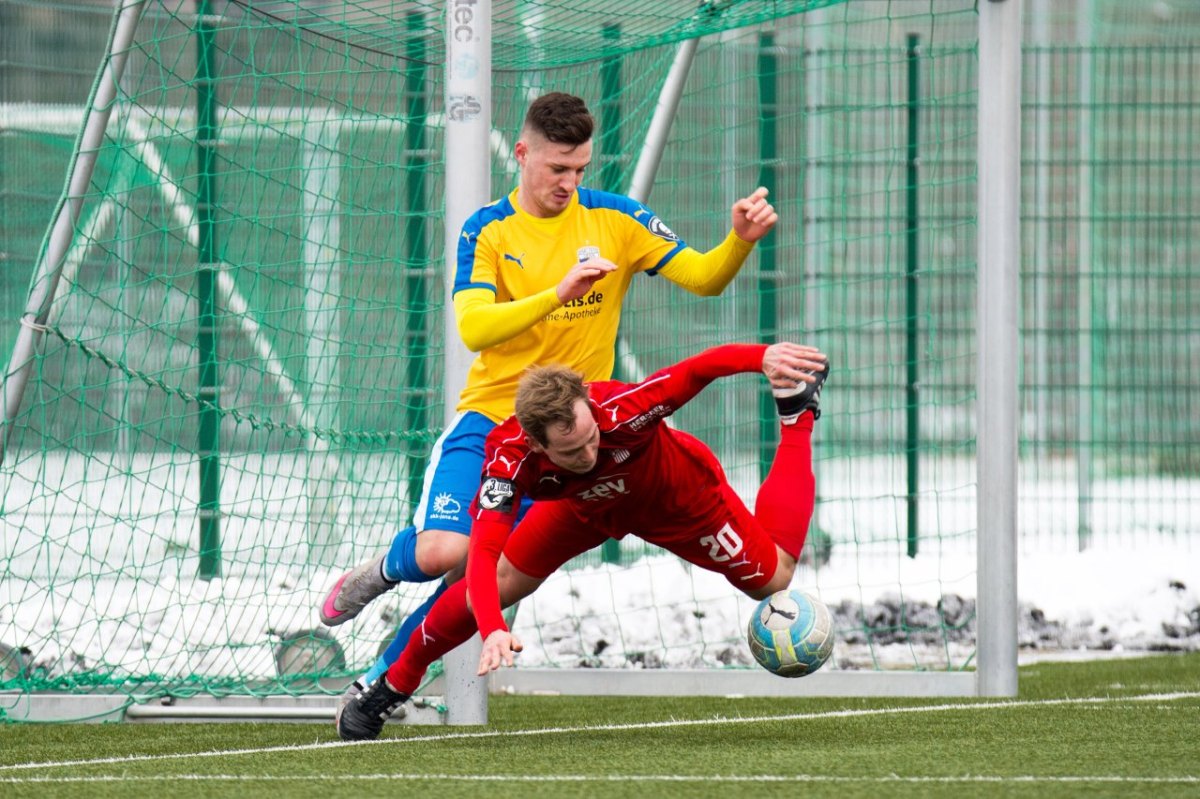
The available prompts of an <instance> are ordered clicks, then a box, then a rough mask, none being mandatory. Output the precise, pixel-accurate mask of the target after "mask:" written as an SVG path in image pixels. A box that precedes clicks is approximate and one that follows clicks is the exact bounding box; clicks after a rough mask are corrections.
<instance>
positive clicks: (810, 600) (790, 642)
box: [746, 588, 833, 677]
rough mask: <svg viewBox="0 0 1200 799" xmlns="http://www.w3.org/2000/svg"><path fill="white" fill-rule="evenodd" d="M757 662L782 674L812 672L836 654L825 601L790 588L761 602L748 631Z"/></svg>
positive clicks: (772, 671) (830, 618) (798, 674)
mask: <svg viewBox="0 0 1200 799" xmlns="http://www.w3.org/2000/svg"><path fill="white" fill-rule="evenodd" d="M746 640H747V641H749V643H750V652H751V654H753V655H754V659H755V660H756V661H758V665H760V666H762V667H763V668H764V669H766V670H767V671H769V672H771V673H772V674H778V675H779V676H780V677H803V676H804V675H806V674H812V673H813V672H814V671H816V670H817V669H819V668H821V666H823V665H824V664H825V661H827V660H829V656H830V654H832V653H833V617H832V616H830V614H829V608H827V607H825V603H824V602H822V601H821V600H819V599H817V598H816V597H814V596H811V595H809V594H806V593H804V592H803V591H798V590H796V589H794V588H788V589H785V590H783V591H776V592H775V593H774V594H771V595H770V596H769V597H767V598H766V599H764V600H763V601H761V602H759V603H758V607H756V608H755V609H754V613H753V615H751V616H750V624H749V626H748V628H747V630H746Z"/></svg>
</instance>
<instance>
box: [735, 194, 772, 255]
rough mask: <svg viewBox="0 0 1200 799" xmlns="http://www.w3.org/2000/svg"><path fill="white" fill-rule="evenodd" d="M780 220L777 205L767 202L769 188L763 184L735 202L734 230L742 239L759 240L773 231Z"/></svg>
mask: <svg viewBox="0 0 1200 799" xmlns="http://www.w3.org/2000/svg"><path fill="white" fill-rule="evenodd" d="M778 221H779V214H777V213H775V206H773V205H771V204H770V203H769V202H767V190H766V188H764V187H762V186H759V187H758V188H757V189H755V190H754V193H753V194H751V195H750V196H749V197H743V198H742V199H740V200H738V201H737V202H735V203H734V204H733V232H734V233H736V234H737V237H738V238H739V239H741V240H742V241H750V242H754V241H758V240H759V239H761V238H762V237H763V236H765V235H767V234H768V233H769V232H771V228H773V227H775V223H776V222H778Z"/></svg>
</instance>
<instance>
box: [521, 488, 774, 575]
mask: <svg viewBox="0 0 1200 799" xmlns="http://www.w3.org/2000/svg"><path fill="white" fill-rule="evenodd" d="M709 490H712V491H713V492H714V493H715V496H713V497H712V501H709V502H705V503H704V505H705V506H706V507H705V509H704V514H703V516H689V515H684V516H675V517H670V516H666V517H663V516H656V517H655V516H651V515H649V514H647V513H644V512H637V511H636V509H634V508H629V509H628V510H627V512H622V511H621V510H620V509H614V511H613V512H611V513H601V514H597V513H595V508H594V507H592V506H587V505H584V504H582V503H579V502H574V501H571V500H557V501H548V502H535V503H534V505H533V507H532V508H531V509H530V510H529V512H528V513H527V514H526V515H525V518H524V519H523V520H522V521H521V523H520V524H519V525H517V527H516V529H515V530H513V532H512V535H511V536H509V539H508V542H507V543H506V544H505V545H504V554H505V556H506V557H507V558H508V560H509V562H510V563H512V565H513V566H516V567H517V569H519V570H520V571H522V572H524V573H525V574H527V575H529V576H530V577H537V578H541V579H544V578H546V577H549V576H550V575H551V574H552V573H554V571H555V570H557V569H558V568H559V567H560V566H562V565H563V564H564V563H566V562H567V561H569V560H570V559H571V558H573V557H575V556H576V555H581V554H583V553H584V552H587V551H588V550H590V549H594V548H595V547H598V546H600V545H601V544H603V543H604V542H605V541H606V540H608V539H610V538H615V539H621V538H624V537H625V536H626V535H635V536H637V537H638V538H641V539H642V540H644V541H647V542H649V543H651V544H654V545H655V546H659V547H662V548H663V549H665V550H667V551H668V552H671V553H674V554H675V555H678V556H679V557H681V558H683V559H684V560H686V561H688V562H689V563H694V564H695V565H697V566H699V567H701V568H702V569H707V570H708V571H712V572H717V573H718V574H723V575H725V579H726V580H728V581H729V583H730V584H731V585H733V586H734V587H736V588H738V589H741V590H742V591H754V590H756V589H758V588H761V587H762V586H763V585H765V584H766V583H767V582H769V581H770V580H771V578H772V577H774V576H775V568H776V566H777V565H778V561H779V552H778V550H777V549H776V547H775V542H774V541H772V540H771V538H770V536H768V535H767V533H766V531H764V530H763V528H762V526H761V525H759V523H758V520H757V519H755V518H754V514H752V513H751V512H750V511H749V510H748V509H747V508H746V505H745V503H743V502H742V500H741V498H740V497H739V496H738V495H737V494H736V493H735V492H734V490H733V489H732V488H730V487H729V486H728V485H727V484H723V485H721V486H719V487H716V488H714V489H709ZM639 517H640V518H639Z"/></svg>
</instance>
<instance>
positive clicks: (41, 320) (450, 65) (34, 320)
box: [0, 0, 1022, 724]
mask: <svg viewBox="0 0 1200 799" xmlns="http://www.w3.org/2000/svg"><path fill="white" fill-rule="evenodd" d="M118 1H119V3H120V7H119V10H118V12H117V17H116V19H115V21H114V27H113V31H112V34H111V36H110V41H109V48H108V51H107V54H106V56H105V61H104V63H103V65H102V67H101V70H100V75H99V77H98V78H97V82H96V86H95V88H94V90H93V97H92V100H91V102H90V104H89V108H88V110H87V111H86V112H85V120H84V125H83V130H82V131H81V133H80V139H79V146H78V147H77V148H76V156H75V160H74V162H73V163H72V166H71V169H70V173H69V177H68V182H67V187H66V189H65V194H64V197H63V200H62V201H61V202H60V203H59V205H58V207H57V209H56V215H55V218H54V219H53V220H52V222H51V225H50V228H49V233H48V238H47V244H46V246H45V247H44V248H43V255H42V257H41V258H40V259H39V262H38V271H37V275H38V277H37V279H36V280H35V281H34V287H33V290H32V291H31V294H30V298H29V301H28V303H27V305H26V311H25V313H24V315H23V316H22V321H21V330H20V333H19V336H18V339H17V343H16V345H15V347H14V350H13V355H12V358H11V360H10V363H9V367H8V370H7V373H6V377H5V380H4V384H3V391H4V413H5V416H4V420H3V427H4V429H3V431H2V434H3V435H2V437H0V460H2V458H3V453H4V444H5V442H6V441H7V437H8V435H9V433H10V431H11V427H12V422H13V420H14V419H15V418H16V416H17V414H18V413H19V410H20V405H21V399H22V395H23V393H24V388H25V385H26V382H27V379H28V371H29V367H30V364H31V362H32V355H33V353H34V352H35V351H36V348H37V346H38V342H39V340H40V338H41V337H42V336H43V335H44V333H45V322H46V314H47V313H48V310H49V308H50V306H51V303H52V301H53V298H54V292H55V288H56V286H57V284H58V280H59V278H60V276H61V270H62V267H63V264H64V263H65V262H66V261H67V257H68V254H69V252H70V249H71V247H72V241H73V232H74V227H75V225H76V223H77V222H78V220H79V216H80V205H81V199H80V198H82V197H83V196H84V195H85V193H86V189H87V186H88V183H89V181H90V179H91V174H92V168H93V167H94V165H95V152H96V151H97V149H98V145H99V143H100V142H101V140H102V139H103V136H104V134H105V130H106V128H107V125H108V122H109V116H110V114H111V112H112V108H113V106H114V102H113V100H114V98H115V95H116V91H117V87H118V86H119V84H120V79H121V71H122V69H123V67H124V60H125V59H124V55H125V54H126V53H127V51H128V49H129V46H130V44H131V42H132V41H133V37H134V34H135V32H136V30H137V27H138V22H139V20H140V17H141V15H142V12H143V10H144V9H145V6H146V3H147V2H148V0H118ZM471 8H472V18H471V26H472V27H471V35H470V36H448V37H447V42H446V80H445V82H444V85H445V92H446V96H445V98H444V99H445V108H446V109H447V113H446V115H445V118H444V125H445V142H446V145H445V146H446V153H445V155H446V158H445V161H446V184H447V186H448V187H449V188H448V191H447V196H446V215H445V230H446V242H445V243H446V247H445V253H446V257H447V258H451V257H452V255H453V253H454V252H455V251H456V247H455V241H456V239H457V231H458V230H459V228H460V227H461V224H462V222H463V221H464V220H465V219H466V217H467V216H468V215H469V214H470V213H471V212H472V211H473V210H474V209H475V208H477V207H479V206H481V205H483V204H486V203H487V202H489V201H490V200H491V186H490V179H489V175H490V173H491V168H490V160H491V158H492V153H493V150H494V149H495V146H496V141H495V136H496V134H495V133H494V131H493V130H492V126H491V41H490V35H491V9H492V4H491V0H475V2H474V3H473V4H472V6H471ZM458 10H461V0H460V2H456V1H455V0H447V2H446V14H447V20H448V21H452V22H453V24H450V25H448V26H447V28H448V30H454V29H455V26H459V27H460V28H461V26H462V24H463V23H462V17H461V15H459V16H456V12H457V11H458ZM1021 17H1022V0H987V1H986V2H982V3H980V4H979V6H978V25H979V36H978V40H979V69H978V74H979V75H980V81H979V86H978V112H977V114H978V137H977V139H978V140H977V158H978V185H977V214H978V220H977V222H978V224H977V227H978V235H977V247H978V252H977V260H978V281H977V290H976V303H977V333H978V342H979V344H978V351H977V378H976V379H977V384H976V390H977V397H978V400H977V406H976V429H977V431H978V442H977V443H978V446H977V454H976V468H977V482H978V491H977V497H978V499H977V503H976V519H977V545H976V548H977V572H976V579H977V610H978V616H977V618H978V624H977V642H976V647H977V650H976V658H975V670H974V671H913V672H886V671H884V672H865V671H864V672H838V671H829V672H819V673H817V674H814V675H811V676H809V677H806V678H805V679H802V680H780V679H779V678H777V677H774V676H772V675H769V674H767V673H765V672H760V671H757V670H734V669H729V670H720V669H714V670H711V671H710V670H677V669H675V670H672V669H664V670H624V669H542V668H529V669H522V668H515V669H507V670H502V671H500V672H497V673H494V674H493V675H491V676H490V677H488V678H480V677H478V676H477V675H476V674H475V665H476V663H477V657H478V652H479V648H480V644H479V641H478V637H476V638H475V639H473V641H472V642H469V643H468V644H465V645H464V646H463V647H460V648H459V649H458V650H456V651H455V652H453V653H451V654H450V655H448V656H447V658H446V660H445V666H446V671H445V676H444V678H443V684H442V685H441V686H440V687H442V688H443V689H444V694H445V696H444V699H445V713H440V712H436V711H432V710H429V706H428V705H425V706H423V707H422V708H421V709H420V710H422V712H414V713H410V714H409V716H408V718H407V719H406V723H431V721H433V720H440V721H442V722H444V723H448V724H483V723H486V721H487V697H488V695H489V693H493V692H503V693H558V694H570V695H597V696H616V695H623V696H645V695H662V696H734V695H737V696H909V697H930V696H992V697H1004V696H1015V695H1016V691H1017V590H1016V586H1017V575H1016V508H1017V497H1016V485H1017V483H1016V469H1017V440H1018V437H1017V429H1016V414H1017V396H1016V393H1017V361H1016V358H1017V352H1018V330H1017V298H1018V296H1019V285H1018V280H1019V278H1018V276H1019V265H1020V264H1019V258H1020V252H1019V250H1020V246H1019V243H1020V228H1019V213H1018V211H1019V197H1020V80H1021V74H1020V72H1021V70H1020V56H1021ZM696 44H697V41H696V40H695V39H692V40H687V41H685V42H683V43H681V44H680V45H679V49H678V53H677V56H676V60H675V63H674V64H673V65H672V68H671V71H670V74H669V76H668V79H667V81H666V84H665V86H664V88H663V92H662V95H661V96H660V98H659V102H658V106H657V108H656V111H655V115H654V119H653V121H652V123H651V127H650V133H649V135H648V140H647V142H646V145H645V147H644V148H643V150H642V152H641V153H640V155H639V158H638V161H637V168H636V169H635V172H634V176H633V183H632V185H631V187H630V194H631V196H633V197H635V198H636V199H639V200H647V199H648V196H649V193H650V190H651V187H652V186H653V181H654V173H655V171H656V169H657V165H658V161H659V158H660V157H661V153H662V147H664V146H665V143H666V139H667V134H668V132H669V129H670V125H671V119H672V117H673V115H674V112H675V107H676V106H677V104H678V101H679V97H680V95H681V93H682V91H683V88H684V85H685V83H686V80H687V75H688V66H689V64H690V60H691V57H692V55H693V54H694V52H695V49H696ZM455 64H459V65H461V64H471V65H474V66H475V67H477V68H473V69H469V70H463V71H461V72H456V71H455V69H454V65H455ZM456 109H457V110H456ZM452 266H453V265H452V264H451V263H447V264H446V268H445V269H444V272H443V274H444V276H445V284H444V290H445V292H446V297H447V305H446V307H450V305H451V303H450V302H449V296H450V294H449V292H450V291H451V288H452V286H451V279H452V275H453V268H452ZM444 324H445V341H446V343H447V346H446V350H445V352H446V356H445V357H446V362H445V369H444V374H445V375H446V376H447V386H446V389H445V397H446V404H445V407H444V409H443V410H444V414H445V417H446V418H447V419H449V418H450V417H452V416H453V413H454V407H455V405H456V402H457V397H458V394H459V390H460V389H461V387H462V384H463V382H464V380H465V375H466V372H467V369H468V368H469V366H470V362H471V355H470V353H468V352H467V351H466V348H465V347H464V346H462V344H461V342H459V340H458V336H457V332H456V330H455V329H454V323H453V318H452V316H451V315H447V318H446V319H445V322H444ZM110 700H111V701H110ZM135 702H136V700H135ZM89 703H90V704H89ZM6 704H8V703H7V702H6ZM152 705H153V703H148V704H146V705H139V704H136V703H135V704H131V703H130V699H129V698H128V697H67V696H62V695H40V694H35V695H32V696H25V697H21V698H19V699H18V701H17V706H16V707H14V709H23V710H24V711H25V714H24V716H23V717H24V718H30V719H38V720H54V719H60V718H64V717H65V715H64V714H65V713H67V712H71V713H74V712H76V710H77V709H78V708H82V707H84V706H86V707H88V708H90V709H92V710H93V712H91V713H90V714H89V715H93V716H95V717H97V718H113V717H120V718H124V719H127V720H131V721H134V720H140V721H150V720H153V721H161V720H170V719H177V720H189V719H190V720H195V719H202V718H203V719H214V720H215V719H229V718H237V719H244V720H249V719H253V718H262V719H279V720H288V719H290V720H315V719H323V718H332V713H333V710H332V706H333V700H332V699H331V698H330V697H328V696H325V695H322V696H320V697H277V698H276V697H273V698H271V699H270V701H263V700H254V701H242V698H240V697H224V698H215V697H214V698H205V697H196V698H193V699H190V700H188V701H187V702H176V703H174V704H162V703H159V704H158V705H157V706H153V707H152ZM317 705H320V707H317ZM424 711H429V712H424ZM81 715H82V714H81Z"/></svg>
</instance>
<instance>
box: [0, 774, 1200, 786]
mask: <svg viewBox="0 0 1200 799" xmlns="http://www.w3.org/2000/svg"><path fill="white" fill-rule="evenodd" d="M181 780H182V781H185V782H240V783H256V782H301V783H305V784H309V783H313V782H321V781H324V782H335V783H338V784H342V783H345V782H347V781H355V782H384V781H389V780H409V781H412V780H422V781H425V782H435V781H443V780H453V781H455V782H491V783H497V782H501V783H503V782H515V783H574V784H579V783H589V782H592V783H618V782H636V783H642V782H662V783H669V782H676V783H685V782H703V783H792V782H808V783H816V782H828V783H864V782H866V783H913V784H920V783H940V784H962V783H975V784H985V783H997V784H999V783H1004V784H1007V783H1026V784H1038V783H1060V784H1061V783H1104V784H1112V783H1115V784H1155V785H1157V784H1167V785H1197V784H1200V777H1195V776H1182V777H1123V776H1119V775H1095V776H1077V775H1071V774H1064V775H1061V776H1045V775H1035V774H1021V775H1016V776H1011V777H1003V776H987V775H984V774H964V775H962V776H921V775H900V774H889V775H887V776H883V777H853V776H851V777H837V776H832V775H827V774H792V775H784V774H750V775H745V776H740V777H739V776H733V775H727V774H690V775H681V774H557V775H551V776H537V775H521V774H513V775H505V774H404V773H397V774H338V775H336V776H335V775H327V774H295V775H292V776H287V775H266V774H246V775H240V774H171V775H168V774H160V775H151V776H146V777H133V776H122V775H120V774H113V775H110V776H102V777H0V785H5V784H7V785H34V784H69V783H93V782H120V783H127V782H172V783H177V782H180V781H181Z"/></svg>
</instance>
